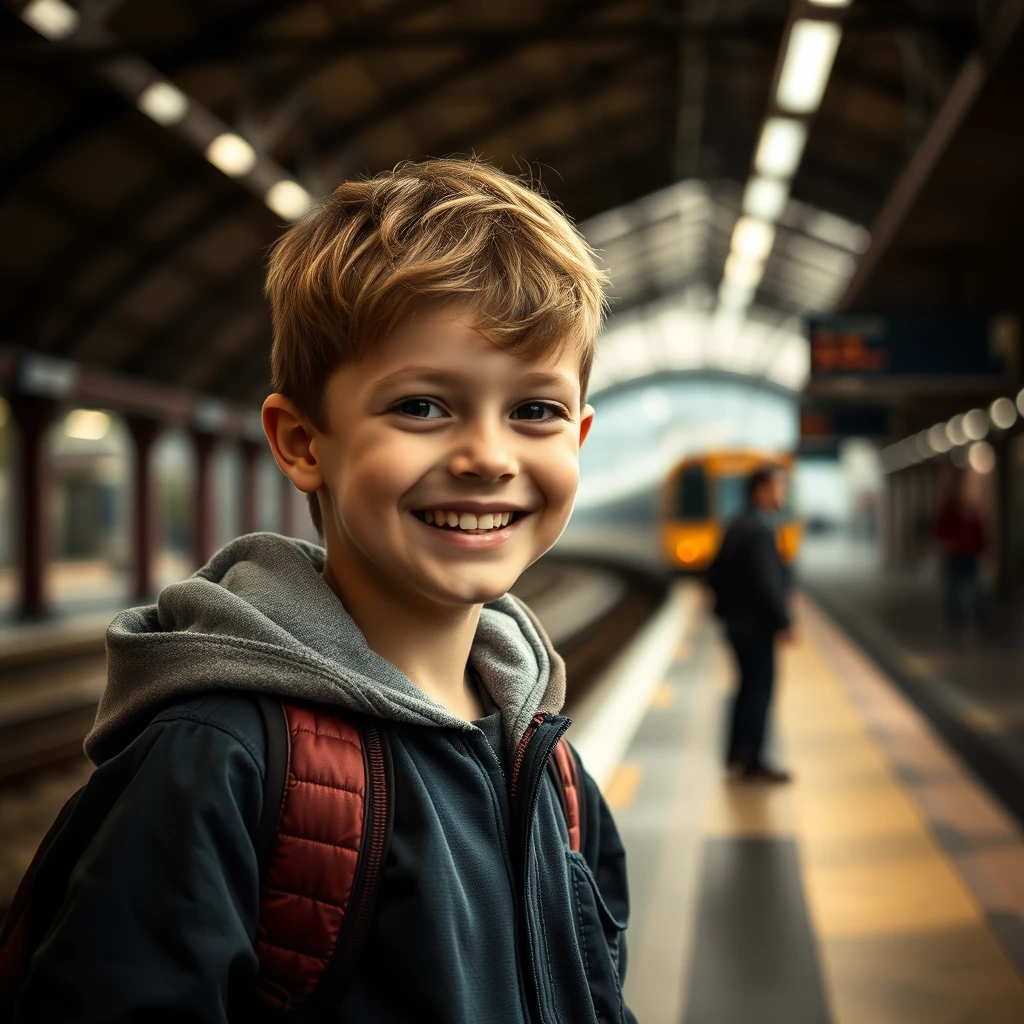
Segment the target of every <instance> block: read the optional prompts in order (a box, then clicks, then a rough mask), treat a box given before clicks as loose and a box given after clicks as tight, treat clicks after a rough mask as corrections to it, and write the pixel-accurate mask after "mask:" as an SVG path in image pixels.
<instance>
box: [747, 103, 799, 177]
mask: <svg viewBox="0 0 1024 1024" xmlns="http://www.w3.org/2000/svg"><path fill="white" fill-rule="evenodd" d="M806 143H807V127H806V125H803V124H801V123H800V122H799V121H794V120H793V119H792V118H790V117H769V118H768V120H767V121H765V123H764V128H763V129H762V130H761V141H760V142H759V143H758V146H757V155H756V156H755V157H754V166H755V167H756V168H757V173H758V174H764V175H767V176H768V177H772V178H789V177H792V175H793V174H794V173H795V172H796V169H797V167H799V166H800V158H801V157H802V156H803V154H804V146H805V145H806Z"/></svg>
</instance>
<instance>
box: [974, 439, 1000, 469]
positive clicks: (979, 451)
mask: <svg viewBox="0 0 1024 1024" xmlns="http://www.w3.org/2000/svg"><path fill="white" fill-rule="evenodd" d="M967 461H968V463H969V464H970V467H971V469H973V470H974V472H975V473H980V474H981V475H982V476H985V475H986V474H988V473H991V472H992V470H993V469H995V468H996V453H995V451H994V450H993V448H992V445H990V444H989V443H988V442H987V441H977V442H976V443H975V444H972V445H971V447H970V449H969V450H968V452H967Z"/></svg>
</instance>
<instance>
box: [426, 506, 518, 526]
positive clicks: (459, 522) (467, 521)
mask: <svg viewBox="0 0 1024 1024" xmlns="http://www.w3.org/2000/svg"><path fill="white" fill-rule="evenodd" d="M423 520H424V522H427V523H430V524H431V525H432V526H449V527H453V528H454V527H458V528H459V529H460V530H496V529H500V528H501V527H503V526H508V524H509V523H510V522H511V521H512V513H511V512H485V513H484V514H483V515H480V516H477V515H474V514H473V513H472V512H450V511H448V510H446V509H432V510H430V511H427V512H424V513H423Z"/></svg>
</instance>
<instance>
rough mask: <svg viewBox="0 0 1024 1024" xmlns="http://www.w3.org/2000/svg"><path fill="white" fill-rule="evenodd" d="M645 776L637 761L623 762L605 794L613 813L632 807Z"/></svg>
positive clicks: (615, 772) (613, 775)
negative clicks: (641, 780)
mask: <svg viewBox="0 0 1024 1024" xmlns="http://www.w3.org/2000/svg"><path fill="white" fill-rule="evenodd" d="M643 774H644V770H643V768H642V767H641V766H640V765H639V764H637V763H636V762H635V761H623V762H622V763H621V764H620V765H619V766H618V767H617V768H616V769H615V771H614V772H613V773H612V777H611V779H610V780H609V782H608V786H607V787H606V789H605V792H604V798H605V800H606V801H607V803H608V806H609V807H610V808H611V809H612V810H613V811H621V810H623V809H625V808H626V807H630V806H631V805H632V803H633V801H634V800H635V799H636V791H637V789H639V787H640V779H641V778H642V777H643Z"/></svg>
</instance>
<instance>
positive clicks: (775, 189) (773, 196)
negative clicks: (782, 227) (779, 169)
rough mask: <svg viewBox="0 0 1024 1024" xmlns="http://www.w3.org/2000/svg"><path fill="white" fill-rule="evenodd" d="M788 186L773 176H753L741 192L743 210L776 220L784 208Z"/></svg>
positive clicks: (752, 214) (787, 195) (754, 215)
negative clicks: (744, 190)
mask: <svg viewBox="0 0 1024 1024" xmlns="http://www.w3.org/2000/svg"><path fill="white" fill-rule="evenodd" d="M788 198H789V186H788V185H787V184H786V183H785V182H782V181H776V180H775V179H773V178H762V177H754V178H751V179H750V181H749V182H747V190H746V192H744V194H743V212H744V213H746V214H749V215H750V216H751V217H760V218H761V220H771V221H775V220H778V219H779V217H781V216H782V211H783V210H785V208H786V200H787V199H788Z"/></svg>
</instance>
